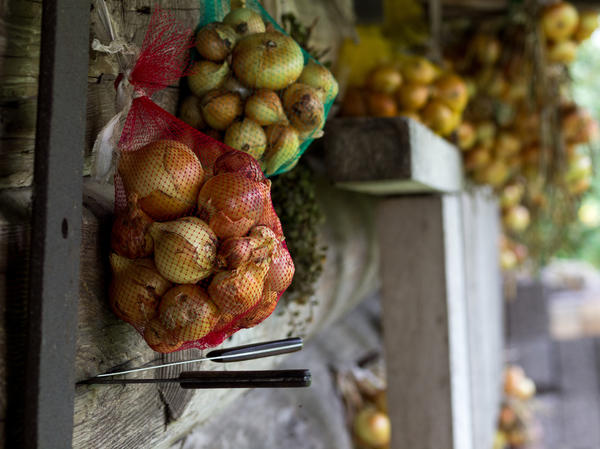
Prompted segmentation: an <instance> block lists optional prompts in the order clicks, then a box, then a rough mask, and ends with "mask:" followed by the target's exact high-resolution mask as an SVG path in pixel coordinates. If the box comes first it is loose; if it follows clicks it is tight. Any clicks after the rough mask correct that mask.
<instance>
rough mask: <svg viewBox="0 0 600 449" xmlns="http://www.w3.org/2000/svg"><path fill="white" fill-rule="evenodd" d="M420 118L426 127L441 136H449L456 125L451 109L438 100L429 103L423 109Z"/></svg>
mask: <svg viewBox="0 0 600 449" xmlns="http://www.w3.org/2000/svg"><path fill="white" fill-rule="evenodd" d="M421 117H422V118H423V123H424V124H425V125H426V126H428V127H429V128H431V129H432V130H433V132H435V133H437V134H440V135H442V136H446V135H448V134H450V133H451V132H452V130H453V129H454V127H455V126H456V125H457V123H456V121H455V116H454V112H453V111H452V109H450V107H448V106H447V105H446V104H444V103H442V102H441V101H438V100H433V101H430V102H429V103H428V104H427V106H425V109H423V112H422V114H421Z"/></svg>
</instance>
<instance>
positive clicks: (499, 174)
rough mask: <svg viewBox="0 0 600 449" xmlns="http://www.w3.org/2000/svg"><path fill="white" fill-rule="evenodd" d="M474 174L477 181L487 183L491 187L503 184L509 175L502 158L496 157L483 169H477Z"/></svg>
mask: <svg viewBox="0 0 600 449" xmlns="http://www.w3.org/2000/svg"><path fill="white" fill-rule="evenodd" d="M475 175H476V176H475V180H476V181H477V182H480V183H482V184H489V185H491V186H492V187H496V188H498V187H500V186H502V184H504V182H505V181H506V179H507V178H508V176H509V175H510V171H509V170H508V166H507V165H506V162H505V161H504V160H502V159H496V160H495V161H493V162H492V163H491V164H489V165H486V166H485V167H483V169H482V170H480V171H478V172H477V173H476V174H475Z"/></svg>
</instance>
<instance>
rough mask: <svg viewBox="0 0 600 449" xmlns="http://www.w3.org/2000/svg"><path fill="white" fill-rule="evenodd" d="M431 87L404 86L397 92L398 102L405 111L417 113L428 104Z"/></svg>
mask: <svg viewBox="0 0 600 449" xmlns="http://www.w3.org/2000/svg"><path fill="white" fill-rule="evenodd" d="M428 99H429V86H427V85H425V84H403V85H402V86H400V88H399V89H398V90H397V91H396V101H397V102H398V106H399V107H400V109H402V110H404V111H417V110H419V109H421V108H422V107H423V106H425V105H426V104H427V100H428Z"/></svg>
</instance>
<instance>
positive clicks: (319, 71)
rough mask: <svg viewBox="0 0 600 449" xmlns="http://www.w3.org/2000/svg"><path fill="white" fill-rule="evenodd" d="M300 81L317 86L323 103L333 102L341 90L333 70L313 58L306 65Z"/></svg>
mask: <svg viewBox="0 0 600 449" xmlns="http://www.w3.org/2000/svg"><path fill="white" fill-rule="evenodd" d="M298 83H301V84H306V85H307V86H311V87H313V88H315V89H316V90H317V92H318V93H319V94H320V100H321V102H322V103H323V104H327V103H330V102H332V101H333V100H334V99H335V97H336V96H337V94H338V91H339V86H338V83H337V81H336V80H335V78H334V77H333V75H332V74H331V72H330V71H329V70H327V68H326V67H324V66H322V65H321V64H319V63H318V62H316V61H313V60H312V59H311V60H310V61H308V64H306V65H305V66H304V69H303V70H302V73H301V74H300V78H298Z"/></svg>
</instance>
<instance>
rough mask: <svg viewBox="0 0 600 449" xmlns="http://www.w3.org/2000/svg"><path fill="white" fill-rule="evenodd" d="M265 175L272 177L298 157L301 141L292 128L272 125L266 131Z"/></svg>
mask: <svg viewBox="0 0 600 449" xmlns="http://www.w3.org/2000/svg"><path fill="white" fill-rule="evenodd" d="M266 135H267V149H266V151H265V155H264V161H265V174H266V175H267V176H270V175H272V174H274V173H276V172H277V171H278V170H279V169H280V168H282V167H284V166H285V165H286V164H288V163H289V162H291V161H292V160H293V159H294V158H296V157H297V156H298V147H299V146H300V139H299V138H298V131H296V129H295V128H293V127H291V126H283V125H271V126H269V127H267V129H266Z"/></svg>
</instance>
